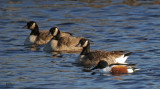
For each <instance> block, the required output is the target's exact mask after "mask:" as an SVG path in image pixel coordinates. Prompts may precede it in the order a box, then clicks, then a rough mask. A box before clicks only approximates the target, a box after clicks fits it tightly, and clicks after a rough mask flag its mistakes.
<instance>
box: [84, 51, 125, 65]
mask: <svg viewBox="0 0 160 89" xmlns="http://www.w3.org/2000/svg"><path fill="white" fill-rule="evenodd" d="M123 54H124V52H123V51H111V52H108V51H91V52H90V53H88V54H86V55H85V58H84V60H82V64H83V65H84V66H87V67H92V66H95V65H97V64H98V62H99V61H100V60H105V61H107V62H108V64H113V63H116V61H115V59H116V58H117V57H120V56H122V55H123Z"/></svg>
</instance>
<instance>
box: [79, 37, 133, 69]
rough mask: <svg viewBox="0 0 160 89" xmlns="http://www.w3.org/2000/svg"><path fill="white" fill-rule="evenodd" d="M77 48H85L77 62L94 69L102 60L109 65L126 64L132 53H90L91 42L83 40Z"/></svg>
mask: <svg viewBox="0 0 160 89" xmlns="http://www.w3.org/2000/svg"><path fill="white" fill-rule="evenodd" d="M77 47H83V50H82V52H81V53H80V55H79V57H78V58H77V59H76V62H77V63H78V64H80V65H83V66H85V67H93V66H96V65H97V64H98V62H99V61H100V60H105V61H107V62H108V64H109V65H110V64H113V63H125V61H126V59H127V58H128V57H129V55H130V54H131V52H129V53H126V54H125V52H124V51H110V52H109V51H97V50H96V51H90V42H89V40H88V39H85V38H84V39H81V40H80V41H79V43H78V44H77Z"/></svg>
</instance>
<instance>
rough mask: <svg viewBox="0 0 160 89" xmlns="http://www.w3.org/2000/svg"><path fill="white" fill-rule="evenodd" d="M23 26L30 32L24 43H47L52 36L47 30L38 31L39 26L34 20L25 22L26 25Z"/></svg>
mask: <svg viewBox="0 0 160 89" xmlns="http://www.w3.org/2000/svg"><path fill="white" fill-rule="evenodd" d="M23 28H26V29H30V30H31V33H30V35H29V36H28V37H27V38H26V40H25V41H24V45H33V44H35V45H44V44H46V43H48V42H49V41H50V40H51V39H52V38H53V36H48V33H49V31H48V30H42V31H39V27H38V25H37V23H36V22H35V21H29V22H27V25H26V26H24V27H23ZM70 35H71V34H70V33H65V32H64V33H63V35H62V36H70Z"/></svg>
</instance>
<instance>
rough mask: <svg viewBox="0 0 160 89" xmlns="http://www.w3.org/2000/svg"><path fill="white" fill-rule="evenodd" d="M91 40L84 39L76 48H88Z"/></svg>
mask: <svg viewBox="0 0 160 89" xmlns="http://www.w3.org/2000/svg"><path fill="white" fill-rule="evenodd" d="M89 44H90V43H89V40H88V39H85V38H82V39H81V40H80V41H79V43H78V44H77V45H76V47H87V46H88V45H89Z"/></svg>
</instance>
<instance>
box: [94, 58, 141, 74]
mask: <svg viewBox="0 0 160 89" xmlns="http://www.w3.org/2000/svg"><path fill="white" fill-rule="evenodd" d="M134 66H135V64H111V65H109V64H108V63H107V62H106V61H104V60H101V61H99V63H98V64H97V66H95V67H94V68H92V69H91V70H95V69H102V72H104V73H107V72H108V73H111V74H113V75H116V74H126V73H133V72H135V71H137V70H140V69H137V68H135V67H134Z"/></svg>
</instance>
